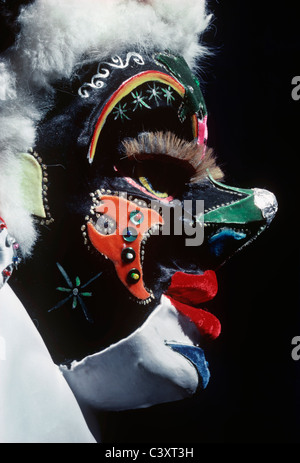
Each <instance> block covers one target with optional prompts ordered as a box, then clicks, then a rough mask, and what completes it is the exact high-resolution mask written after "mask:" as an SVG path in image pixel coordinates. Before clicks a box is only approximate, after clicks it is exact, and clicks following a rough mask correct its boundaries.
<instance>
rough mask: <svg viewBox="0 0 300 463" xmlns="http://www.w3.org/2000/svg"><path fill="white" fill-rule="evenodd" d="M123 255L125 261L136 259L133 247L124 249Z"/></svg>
mask: <svg viewBox="0 0 300 463" xmlns="http://www.w3.org/2000/svg"><path fill="white" fill-rule="evenodd" d="M121 257H122V260H123V262H125V263H129V262H133V261H134V259H135V257H136V254H135V251H134V250H133V249H132V248H125V249H123V251H122V254H121Z"/></svg>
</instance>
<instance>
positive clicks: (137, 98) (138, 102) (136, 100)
mask: <svg viewBox="0 0 300 463" xmlns="http://www.w3.org/2000/svg"><path fill="white" fill-rule="evenodd" d="M131 96H132V98H133V102H132V104H134V105H135V106H134V108H133V111H135V110H136V109H137V108H141V109H142V108H143V107H145V108H147V109H151V107H150V106H149V105H147V103H146V102H145V101H144V99H145V98H146V97H145V96H143V93H142V92H140V93H139V92H138V91H136V92H135V93H134V92H131Z"/></svg>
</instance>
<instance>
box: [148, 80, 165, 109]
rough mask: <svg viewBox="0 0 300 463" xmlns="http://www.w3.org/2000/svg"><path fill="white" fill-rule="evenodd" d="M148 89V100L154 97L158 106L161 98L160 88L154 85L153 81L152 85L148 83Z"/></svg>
mask: <svg viewBox="0 0 300 463" xmlns="http://www.w3.org/2000/svg"><path fill="white" fill-rule="evenodd" d="M148 89H149V90H147V93H149V94H150V96H149V101H150V100H152V98H154V100H155V103H156V105H157V106H159V100H161V95H162V93H161V90H160V89H159V88H157V87H156V85H155V82H154V83H153V87H150V85H148Z"/></svg>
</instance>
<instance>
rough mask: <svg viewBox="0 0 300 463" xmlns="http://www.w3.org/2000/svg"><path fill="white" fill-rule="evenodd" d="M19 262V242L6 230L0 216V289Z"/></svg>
mask: <svg viewBox="0 0 300 463" xmlns="http://www.w3.org/2000/svg"><path fill="white" fill-rule="evenodd" d="M20 262H21V257H20V252H19V244H18V243H17V242H16V240H15V239H14V238H13V237H12V236H10V235H9V234H8V232H7V226H6V223H5V222H4V220H3V219H2V218H1V217H0V289H1V288H2V286H3V285H4V284H5V283H6V282H7V280H8V279H9V277H10V276H11V274H12V272H13V270H14V268H17V266H18V264H19V263H20Z"/></svg>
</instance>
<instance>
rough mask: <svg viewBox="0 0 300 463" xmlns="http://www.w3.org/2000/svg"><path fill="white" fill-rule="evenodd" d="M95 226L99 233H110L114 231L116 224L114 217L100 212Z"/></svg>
mask: <svg viewBox="0 0 300 463" xmlns="http://www.w3.org/2000/svg"><path fill="white" fill-rule="evenodd" d="M95 228H96V230H97V231H98V232H99V233H101V235H112V234H113V233H114V232H115V231H116V228H117V225H116V222H115V220H114V219H112V218H111V217H109V216H108V215H106V214H102V215H100V217H99V218H98V220H97V222H96V223H95Z"/></svg>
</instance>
